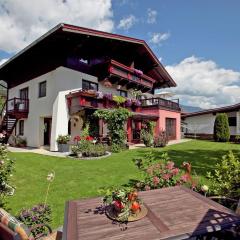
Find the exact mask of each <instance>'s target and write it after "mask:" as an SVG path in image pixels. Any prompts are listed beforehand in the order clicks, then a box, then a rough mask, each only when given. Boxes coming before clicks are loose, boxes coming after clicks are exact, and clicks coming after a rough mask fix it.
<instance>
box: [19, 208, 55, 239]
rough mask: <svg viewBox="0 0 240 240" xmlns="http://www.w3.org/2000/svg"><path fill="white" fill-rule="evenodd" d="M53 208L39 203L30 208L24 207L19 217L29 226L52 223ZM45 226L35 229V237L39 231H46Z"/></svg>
mask: <svg viewBox="0 0 240 240" xmlns="http://www.w3.org/2000/svg"><path fill="white" fill-rule="evenodd" d="M51 213H52V211H51V208H50V206H48V205H44V204H38V205H35V206H33V207H32V208H29V209H22V210H21V212H20V213H19V214H18V216H17V218H18V219H19V220H20V221H21V222H23V223H24V224H25V225H26V226H27V227H28V228H32V227H35V226H36V225H38V224H50V223H51ZM45 231H46V229H45V228H44V227H40V228H37V229H36V230H33V232H32V234H33V236H34V237H35V236H36V235H38V234H39V233H46V232H45Z"/></svg>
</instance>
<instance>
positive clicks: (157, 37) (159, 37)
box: [150, 32, 171, 45]
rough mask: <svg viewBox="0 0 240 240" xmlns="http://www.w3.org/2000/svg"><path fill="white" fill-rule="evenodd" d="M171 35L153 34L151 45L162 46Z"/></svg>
mask: <svg viewBox="0 0 240 240" xmlns="http://www.w3.org/2000/svg"><path fill="white" fill-rule="evenodd" d="M170 35H171V34H170V33H169V32H166V33H153V34H151V39H150V43H154V44H158V45H161V43H162V42H163V41H166V40H167V39H168V38H169V37H170Z"/></svg>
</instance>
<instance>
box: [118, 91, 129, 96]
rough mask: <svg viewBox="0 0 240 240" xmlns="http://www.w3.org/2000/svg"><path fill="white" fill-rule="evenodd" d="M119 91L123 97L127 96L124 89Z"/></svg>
mask: <svg viewBox="0 0 240 240" xmlns="http://www.w3.org/2000/svg"><path fill="white" fill-rule="evenodd" d="M118 92H119V96H122V97H127V96H128V95H127V91H123V90H118Z"/></svg>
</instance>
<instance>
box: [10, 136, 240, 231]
mask: <svg viewBox="0 0 240 240" xmlns="http://www.w3.org/2000/svg"><path fill="white" fill-rule="evenodd" d="M229 150H232V151H233V152H234V153H236V154H240V151H239V150H240V145H237V144H231V143H215V142H210V141H196V140H193V141H190V142H185V143H181V144H176V145H172V146H169V147H166V148H162V149H153V151H154V154H156V155H159V154H160V152H162V151H167V152H168V154H169V156H170V158H171V160H173V161H174V162H175V163H176V164H177V165H178V166H180V165H181V163H182V162H184V161H188V162H190V163H191V164H192V166H193V170H194V171H196V173H197V174H198V175H199V177H200V178H201V180H203V181H204V179H205V176H206V173H207V171H210V170H212V169H214V166H215V164H216V163H217V161H219V160H220V159H221V156H222V155H224V154H226V153H227V151H229ZM148 151H150V149H149V148H140V149H135V150H129V151H124V152H121V153H115V154H112V156H110V157H108V158H105V159H100V160H74V159H70V158H58V157H50V156H44V155H39V154H33V153H10V157H11V158H14V159H16V164H15V169H16V171H15V173H14V176H13V183H14V184H15V186H16V193H15V195H14V196H13V197H9V199H8V207H9V208H10V209H11V212H12V213H13V214H17V213H18V212H19V210H20V209H21V208H24V207H31V206H33V205H34V204H37V203H42V202H44V199H45V193H46V189H47V184H48V182H47V180H46V177H47V174H48V172H50V171H52V170H54V171H55V173H56V177H55V180H54V182H53V183H52V185H51V187H50V193H49V197H48V202H47V203H48V204H50V205H51V207H52V210H53V223H52V227H53V228H56V227H58V226H61V225H63V214H64V208H65V202H66V201H67V200H70V199H80V198H87V197H93V196H97V195H99V194H100V193H99V191H98V190H99V189H101V188H107V187H111V186H120V185H122V184H126V183H128V181H129V180H130V179H139V178H140V177H141V174H140V172H139V171H138V170H137V168H136V167H135V166H134V164H133V162H132V161H131V160H132V159H133V158H134V157H139V156H143V155H144V153H146V152H148Z"/></svg>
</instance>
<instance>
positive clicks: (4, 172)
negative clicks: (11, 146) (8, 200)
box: [0, 144, 14, 207]
mask: <svg viewBox="0 0 240 240" xmlns="http://www.w3.org/2000/svg"><path fill="white" fill-rule="evenodd" d="M13 171H14V161H13V160H12V159H10V158H9V157H8V151H7V147H6V146H5V145H2V144H0V206H1V207H2V206H3V205H4V203H5V197H6V196H7V195H13V194H14V188H13V187H12V186H10V183H11V176H12V173H13Z"/></svg>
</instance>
